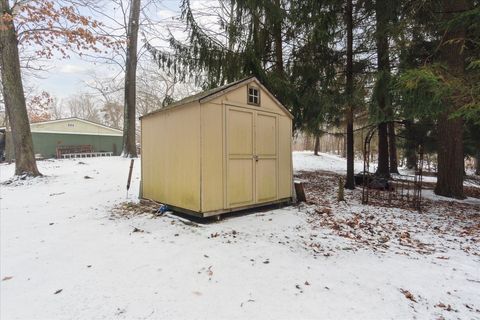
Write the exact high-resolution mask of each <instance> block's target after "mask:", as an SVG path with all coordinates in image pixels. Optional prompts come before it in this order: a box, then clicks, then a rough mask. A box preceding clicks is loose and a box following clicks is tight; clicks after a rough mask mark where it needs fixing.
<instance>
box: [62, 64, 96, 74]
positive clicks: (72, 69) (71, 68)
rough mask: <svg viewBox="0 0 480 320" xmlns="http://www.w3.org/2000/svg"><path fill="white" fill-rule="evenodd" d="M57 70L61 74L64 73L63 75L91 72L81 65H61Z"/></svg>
mask: <svg viewBox="0 0 480 320" xmlns="http://www.w3.org/2000/svg"><path fill="white" fill-rule="evenodd" d="M56 69H57V71H58V72H59V73H63V74H79V73H81V74H84V73H88V72H89V70H88V69H87V68H85V67H84V66H81V65H79V64H72V63H64V64H61V65H60V66H59V67H57V68H56Z"/></svg>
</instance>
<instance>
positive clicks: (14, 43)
mask: <svg viewBox="0 0 480 320" xmlns="http://www.w3.org/2000/svg"><path fill="white" fill-rule="evenodd" d="M10 11H11V9H10V6H9V4H8V0H0V14H1V15H2V16H0V70H1V73H2V85H3V98H4V102H5V110H6V114H7V117H8V119H9V122H10V127H11V130H12V139H13V146H14V153H15V175H25V174H26V175H29V176H40V175H41V174H40V172H39V171H38V168H37V163H36V161H35V154H34V151H33V142H32V134H31V132H30V123H29V121H28V114H27V107H26V103H25V94H24V92H23V83H22V74H21V71H20V58H19V53H18V39H17V34H16V30H15V25H14V22H13V20H11V19H4V18H3V17H5V15H9V14H11V12H10Z"/></svg>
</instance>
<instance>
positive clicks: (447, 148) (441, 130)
mask: <svg viewBox="0 0 480 320" xmlns="http://www.w3.org/2000/svg"><path fill="white" fill-rule="evenodd" d="M468 7H469V6H468V4H467V1H466V0H443V12H444V14H443V22H447V21H449V20H450V19H451V18H452V17H453V16H454V15H455V14H457V13H458V12H464V11H465V10H468ZM464 39H465V29H464V27H458V28H456V29H449V30H446V31H445V34H444V36H443V43H442V46H441V47H440V56H441V59H442V61H443V63H445V64H446V66H447V67H448V69H449V72H450V73H451V74H453V75H455V76H457V77H462V76H463V75H464V71H465V57H464V53H463V45H464V41H462V40H464ZM453 40H454V41H453ZM445 103H447V104H449V107H448V108H447V111H446V112H445V113H444V114H443V115H441V116H440V117H439V119H438V159H437V161H438V175H437V184H436V186H435V193H436V194H438V195H441V196H445V197H452V198H458V199H463V198H465V195H464V193H463V174H464V153H463V121H462V119H461V118H459V117H456V118H450V117H449V115H450V114H451V112H453V111H455V110H456V109H458V108H459V107H460V106H461V102H454V101H453V102H452V101H445Z"/></svg>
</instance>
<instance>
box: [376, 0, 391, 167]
mask: <svg viewBox="0 0 480 320" xmlns="http://www.w3.org/2000/svg"><path fill="white" fill-rule="evenodd" d="M389 2H390V1H386V0H376V1H375V18H376V28H375V39H376V47H377V82H376V86H375V90H376V92H375V96H376V104H377V106H376V107H377V108H378V115H377V121H378V168H377V172H376V173H377V175H380V176H384V177H389V176H390V169H389V157H388V116H389V112H390V96H389V83H390V48H389V39H388V32H387V31H388V29H389V25H388V24H389V17H390V10H391V8H389Z"/></svg>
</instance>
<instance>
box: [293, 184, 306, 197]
mask: <svg viewBox="0 0 480 320" xmlns="http://www.w3.org/2000/svg"><path fill="white" fill-rule="evenodd" d="M294 185H295V193H296V195H297V201H298V202H306V201H307V197H306V196H305V191H304V189H303V182H294Z"/></svg>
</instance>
